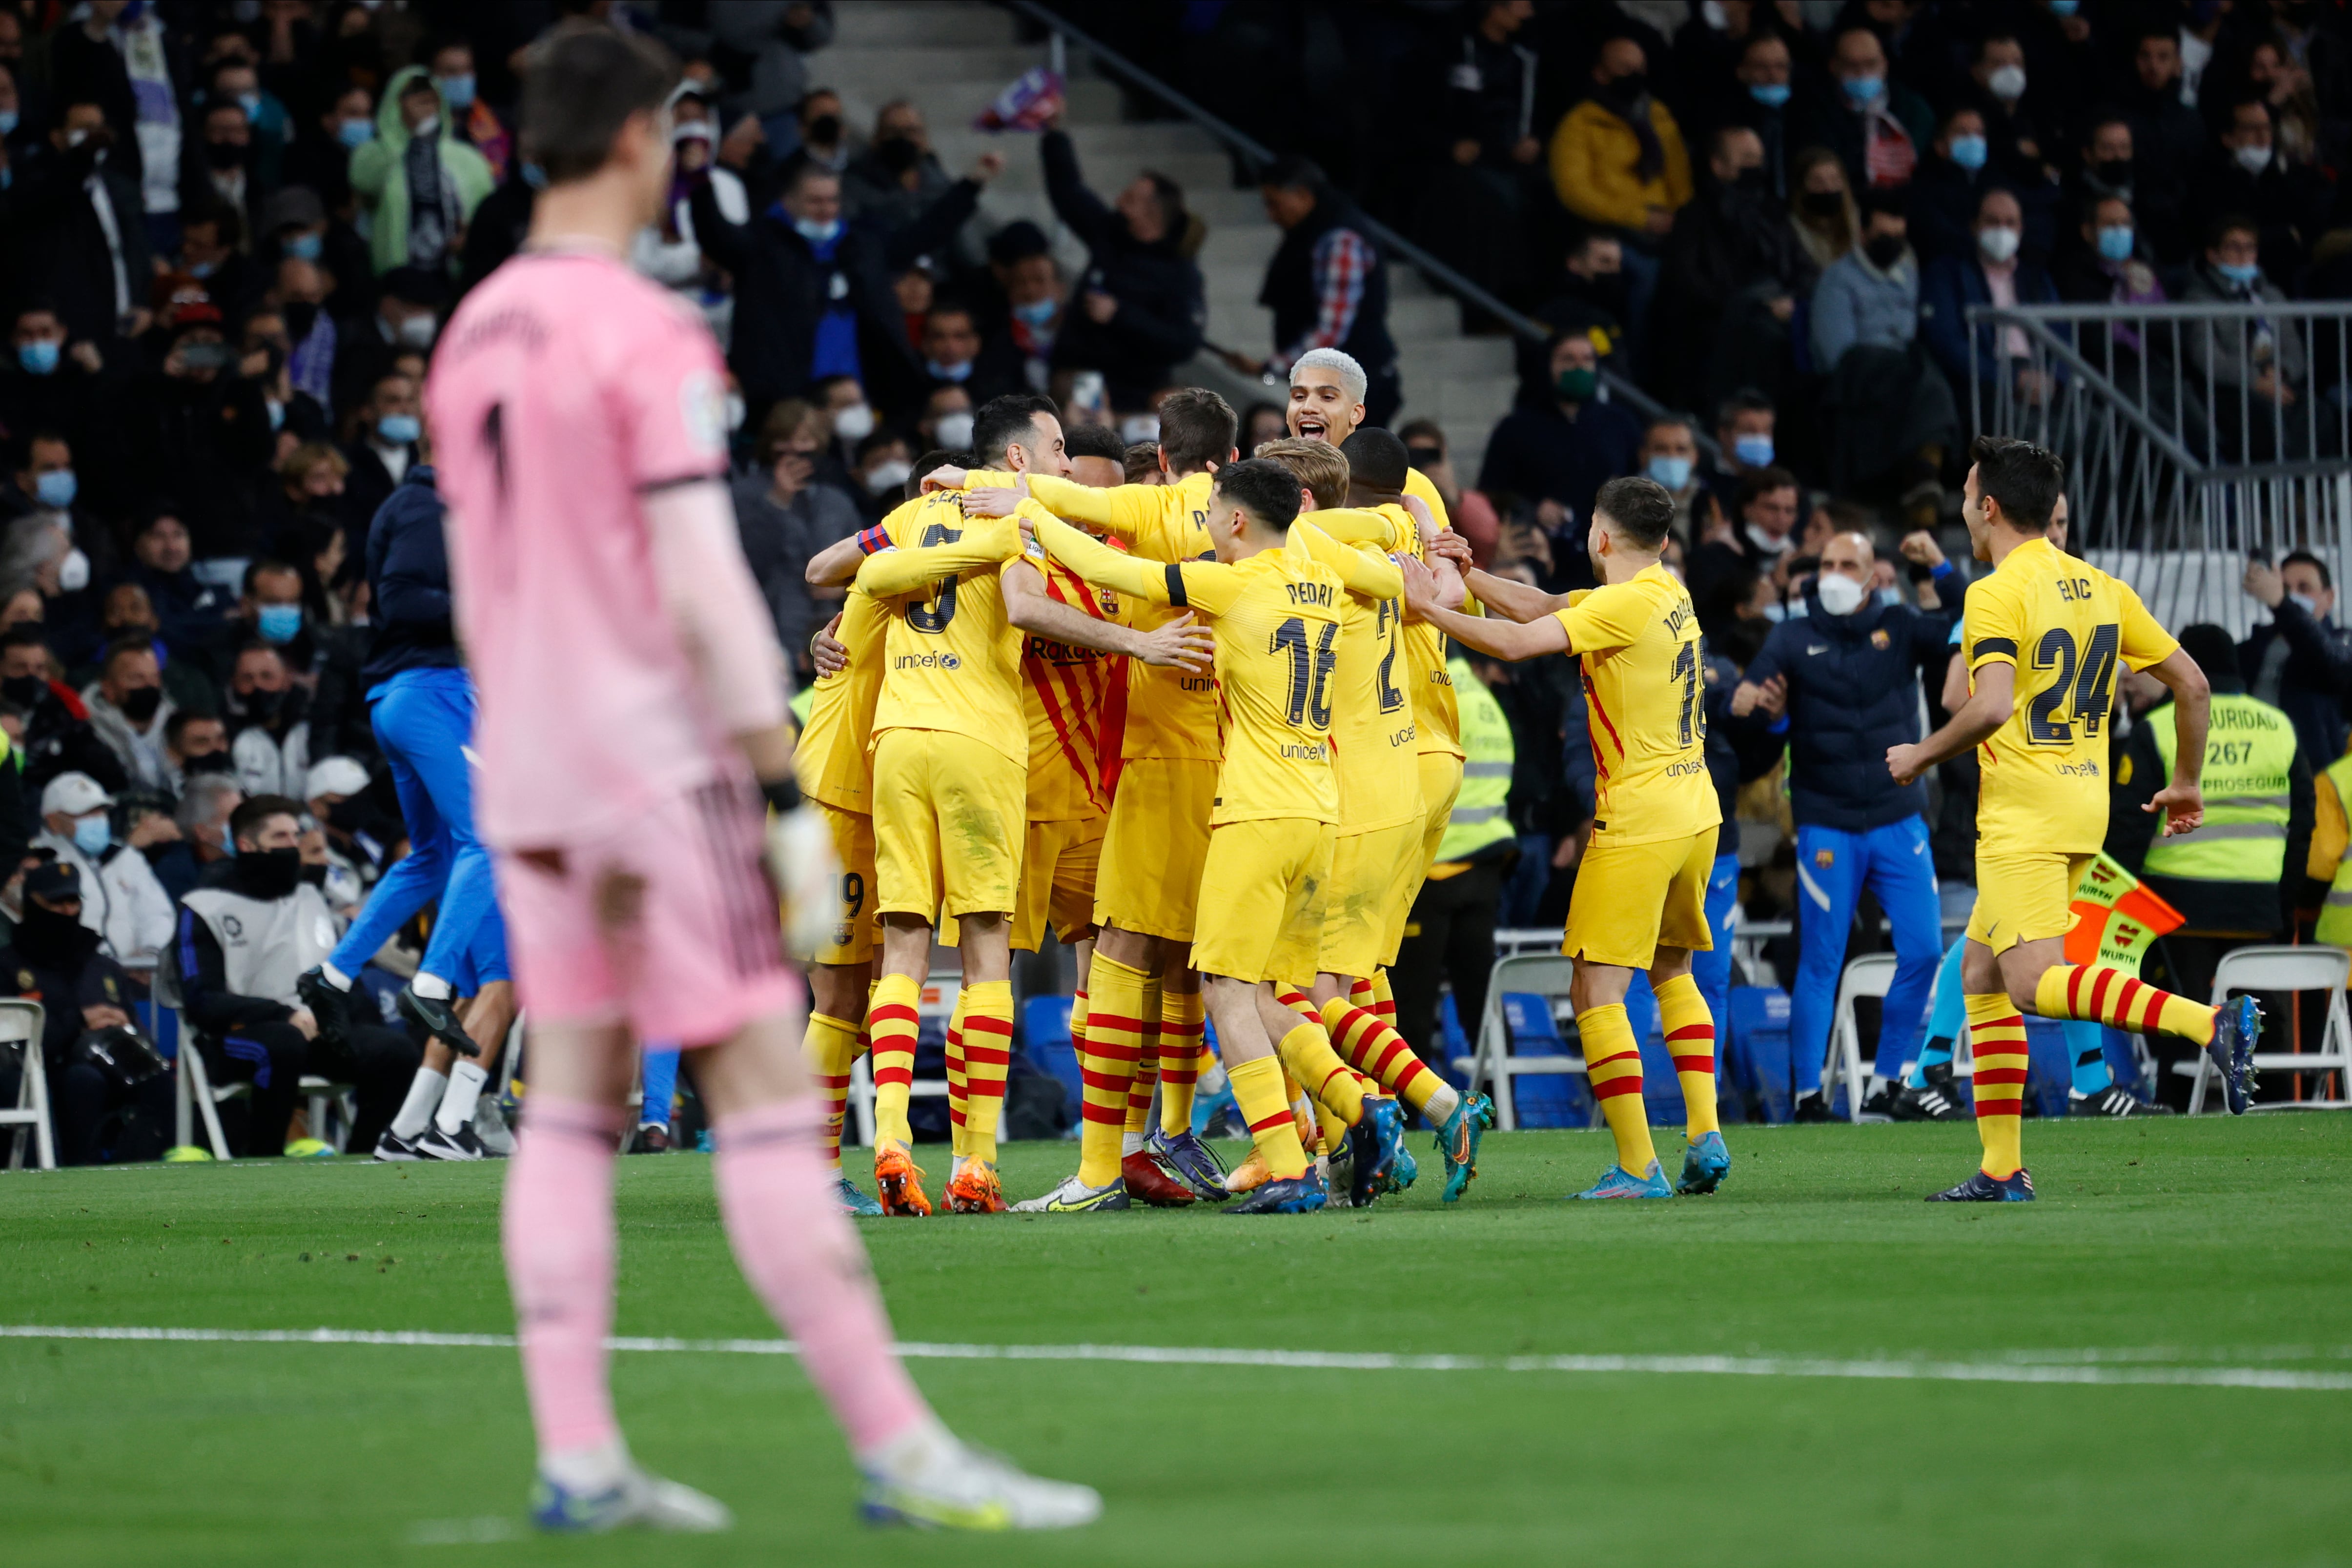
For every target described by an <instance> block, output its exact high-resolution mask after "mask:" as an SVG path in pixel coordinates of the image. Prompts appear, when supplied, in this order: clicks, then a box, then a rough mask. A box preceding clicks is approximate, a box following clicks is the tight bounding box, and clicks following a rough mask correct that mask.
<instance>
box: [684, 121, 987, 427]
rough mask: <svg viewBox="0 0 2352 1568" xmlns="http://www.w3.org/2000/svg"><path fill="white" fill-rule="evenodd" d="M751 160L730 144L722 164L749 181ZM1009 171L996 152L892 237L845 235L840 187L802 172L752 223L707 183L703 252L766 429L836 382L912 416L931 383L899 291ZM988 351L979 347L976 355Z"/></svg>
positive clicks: (701, 209) (700, 231) (696, 201)
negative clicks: (720, 275) (814, 387)
mask: <svg viewBox="0 0 2352 1568" xmlns="http://www.w3.org/2000/svg"><path fill="white" fill-rule="evenodd" d="M750 155H751V149H750V148H748V147H746V146H743V145H741V144H740V142H739V141H738V140H736V139H732V138H730V140H729V141H725V142H722V143H721V144H720V147H719V160H720V162H721V163H723V164H725V165H726V166H727V167H729V168H730V169H732V170H734V171H735V172H738V173H740V172H742V171H743V169H744V167H745V165H746V163H747V162H748V161H749V158H750ZM1003 166H1004V161H1003V159H1002V158H1001V157H999V156H998V155H997V154H995V153H988V154H986V155H984V156H983V157H982V158H981V159H980V160H979V162H977V163H975V164H974V166H973V169H972V172H971V175H969V176H968V177H966V178H964V179H961V180H959V181H957V182H956V183H954V184H953V185H951V186H950V187H949V188H948V190H947V192H946V193H944V194H942V195H941V196H940V198H939V199H938V200H937V201H935V202H933V203H932V204H930V205H929V207H927V208H926V209H925V210H924V212H923V214H922V215H921V216H920V217H919V218H918V219H917V220H916V221H915V222H914V223H912V224H909V225H907V226H906V227H905V228H903V229H901V230H899V231H898V233H897V234H895V235H890V236H888V237H887V238H885V237H883V236H881V235H876V234H872V233H868V232H866V230H863V229H860V228H853V227H846V226H845V225H844V224H843V222H842V217H841V180H840V177H839V176H838V175H836V174H835V173H833V172H830V171H828V170H826V169H824V168H823V167H822V166H820V165H819V164H816V163H814V162H806V161H801V162H795V163H794V164H793V165H792V166H791V167H790V168H789V169H788V170H787V172H786V174H785V176H784V183H783V186H782V193H781V194H780V195H779V196H778V197H777V198H776V199H775V201H774V202H772V204H770V205H769V206H768V207H767V208H766V209H765V210H764V211H762V212H760V213H756V214H753V215H752V216H751V221H750V222H749V223H743V224H737V223H732V222H730V221H729V219H728V217H727V215H726V214H725V213H724V212H723V211H721V210H720V208H719V202H718V197H717V195H716V193H715V192H714V191H713V190H712V188H711V185H710V183H709V181H707V180H705V181H701V182H698V183H697V184H696V185H695V187H694V190H693V193H692V196H691V198H690V204H691V211H692V214H693V217H694V232H695V235H696V237H697V238H698V240H699V241H700V242H701V245H702V248H703V252H704V254H705V255H707V256H709V258H710V259H711V260H713V261H715V262H717V263H718V264H719V266H720V267H725V268H726V269H727V270H728V272H729V273H730V274H731V275H733V277H734V279H735V326H734V335H733V339H732V344H731V348H730V353H729V362H730V364H731V365H732V366H733V368H734V371H735V375H736V379H737V380H738V381H740V382H741V383H742V387H743V397H744V400H745V402H747V403H748V404H749V405H750V413H751V421H752V423H755V424H756V423H758V422H760V421H761V420H763V419H765V417H766V416H767V412H768V409H769V408H770V407H771V406H772V405H773V404H774V403H775V402H779V401H780V400H782V399H783V398H787V397H796V396H799V395H801V394H802V393H803V392H804V391H805V390H806V389H807V388H808V387H809V386H810V385H811V383H813V382H819V381H822V380H824V378H826V377H828V376H834V375H850V376H855V377H856V378H857V379H858V381H859V382H860V383H861V384H862V385H864V386H865V387H866V388H867V389H868V391H870V392H872V393H873V394H874V395H875V396H876V397H877V398H878V399H880V400H881V401H882V403H883V405H884V406H885V407H890V408H903V407H908V406H911V405H912V404H913V403H914V402H916V401H917V399H919V396H920V395H921V392H920V389H921V388H922V387H923V386H924V385H925V384H926V382H925V378H924V377H923V375H922V373H921V367H920V364H919V361H918V360H917V358H916V355H915V351H914V350H913V349H912V348H911V347H910V346H908V344H907V340H906V332H905V326H906V323H905V318H904V316H903V315H902V313H901V312H900V310H899V308H898V296H897V294H896V292H895V291H894V290H893V288H892V287H891V280H892V278H894V277H897V276H898V274H899V273H900V272H902V271H904V270H905V269H906V268H907V267H909V266H910V265H911V264H912V263H913V262H914V260H915V258H916V257H917V256H921V255H923V254H925V253H926V252H928V251H933V250H941V251H943V250H945V249H946V248H947V247H948V246H950V244H952V243H953V240H954V237H955V234H956V231H957V230H958V229H960V228H961V227H962V226H963V225H964V222H965V221H966V220H967V219H969V218H970V217H971V215H972V213H973V212H974V211H975V210H976V209H977V207H978V205H979V201H980V192H981V187H982V185H983V184H984V183H987V182H988V181H989V180H991V179H992V178H994V177H995V175H996V174H997V172H999V171H1001V170H1002V169H1003ZM974 347H975V349H977V344H976V343H975V345H974Z"/></svg>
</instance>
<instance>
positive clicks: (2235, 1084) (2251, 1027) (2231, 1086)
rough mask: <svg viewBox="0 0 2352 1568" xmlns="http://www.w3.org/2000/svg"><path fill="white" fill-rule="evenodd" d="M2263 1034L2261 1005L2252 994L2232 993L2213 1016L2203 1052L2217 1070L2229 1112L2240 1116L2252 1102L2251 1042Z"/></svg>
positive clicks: (2252, 1045) (2252, 1068)
mask: <svg viewBox="0 0 2352 1568" xmlns="http://www.w3.org/2000/svg"><path fill="white" fill-rule="evenodd" d="M2262 1038H2263V1009H2262V1006H2261V1004H2260V1003H2258V1002H2256V1001H2255V1000H2254V998H2252V997H2232V998H2230V999H2229V1000H2228V1001H2226V1002H2223V1003H2222V1004H2221V1009H2220V1010H2219V1011H2218V1012H2217V1013H2216V1014H2215V1015H2214V1018H2213V1043H2212V1044H2210V1045H2209V1046H2207V1047H2206V1048H2205V1053H2206V1054H2207V1055H2208V1056H2210V1057H2211V1058H2212V1059H2213V1065H2214V1066H2216V1067H2218V1068H2220V1069H2221V1085H2222V1088H2223V1089H2224V1090H2226V1091H2227V1092H2228V1098H2229V1102H2230V1114H2231V1115H2232V1116H2242V1115H2244V1114H2245V1113H2246V1108H2247V1107H2248V1106H2250V1105H2252V1103H2254V1046H2255V1043H2256V1042H2257V1041H2259V1040H2261V1039H2262Z"/></svg>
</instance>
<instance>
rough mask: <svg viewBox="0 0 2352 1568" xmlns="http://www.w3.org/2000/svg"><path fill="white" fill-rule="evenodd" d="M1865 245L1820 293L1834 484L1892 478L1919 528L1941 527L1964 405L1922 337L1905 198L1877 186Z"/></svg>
mask: <svg viewBox="0 0 2352 1568" xmlns="http://www.w3.org/2000/svg"><path fill="white" fill-rule="evenodd" d="M1863 204H1864V211H1865V212H1866V214H1868V215H1867V216H1866V218H1865V219H1864V225H1865V227H1864V231H1863V236H1864V237H1863V243H1862V246H1861V247H1860V248H1859V249H1857V250H1855V251H1854V252H1853V254H1852V255H1849V256H1845V257H1843V259H1841V260H1840V261H1838V262H1837V263H1836V264H1835V265H1834V266H1832V267H1831V268H1830V269H1829V270H1828V271H1827V272H1825V273H1823V274H1822V281H1821V287H1819V288H1817V289H1815V290H1814V291H1813V308H1812V315H1811V333H1812V350H1813V369H1814V370H1815V371H1821V372H1822V373H1825V374H1826V375H1828V377H1829V378H1830V385H1829V392H1828V396H1827V398H1826V400H1825V402H1824V409H1825V411H1826V413H1827V414H1828V418H1829V424H1830V432H1831V441H1830V463H1831V474H1830V487H1831V488H1832V489H1833V490H1835V491H1838V492H1839V493H1840V494H1853V493H1854V492H1856V491H1858V490H1861V489H1864V488H1866V487H1867V488H1873V489H1875V488H1878V487H1880V486H1884V487H1885V489H1886V490H1887V491H1888V492H1889V493H1890V494H1893V495H1895V496H1898V497H1901V501H1900V504H1901V505H1902V506H1903V507H1905V508H1906V511H1907V512H1909V513H1910V514H1911V515H1910V516H1909V517H1908V518H1907V519H1906V520H1907V521H1909V523H1910V524H1911V526H1912V527H1914V528H1933V527H1934V526H1935V524H1936V517H1937V507H1938V505H1939V504H1940V502H1941V500H1942V497H1943V492H1942V490H1941V488H1940V487H1939V486H1938V485H1937V476H1938V473H1939V471H1940V470H1941V468H1942V465H1943V460H1944V456H1945V455H1946V454H1947V453H1948V452H1950V451H1951V450H1952V449H1953V448H1954V446H1956V445H1957V444H1958V441H1959V438H1960V426H1959V411H1958V408H1956V407H1955V406H1954V405H1953V402H1952V392H1951V388H1950V386H1949V385H1948V384H1947V383H1946V382H1945V381H1944V378H1943V377H1942V376H1940V375H1938V374H1937V373H1936V371H1935V367H1934V366H1933V364H1931V363H1930V362H1929V361H1928V358H1927V350H1926V348H1925V346H1924V345H1922V344H1921V343H1920V342H1919V340H1918V332H1919V259H1918V257H1917V256H1915V255H1913V254H1912V250H1911V246H1910V244H1909V241H1908V237H1907V234H1906V229H1907V226H1908V225H1907V220H1906V218H1905V217H1904V213H1903V204H1902V203H1901V201H1900V199H1899V198H1897V197H1895V195H1893V194H1891V193H1887V192H1885V191H1872V192H1869V193H1867V194H1865V195H1864V198H1863Z"/></svg>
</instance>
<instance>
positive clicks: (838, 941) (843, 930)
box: [833, 920, 849, 947]
mask: <svg viewBox="0 0 2352 1568" xmlns="http://www.w3.org/2000/svg"><path fill="white" fill-rule="evenodd" d="M833 945H834V946H836V947H846V946H849V922H848V921H846V920H845V921H843V922H842V923H841V924H840V925H836V926H835V927H834V928H833Z"/></svg>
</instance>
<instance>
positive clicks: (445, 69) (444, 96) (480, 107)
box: [426, 38, 514, 221]
mask: <svg viewBox="0 0 2352 1568" xmlns="http://www.w3.org/2000/svg"><path fill="white" fill-rule="evenodd" d="M426 58H427V60H428V61H429V62H430V66H431V69H432V73H433V85H434V86H435V87H436V88H437V89H440V93H441V101H442V103H443V104H444V105H445V106H446V108H447V110H448V111H449V131H450V134H451V135H453V136H455V137H456V138H457V140H458V141H462V142H464V143H465V144H466V145H467V146H468V147H470V148H472V149H473V150H474V151H475V152H478V153H480V154H481V155H482V162H483V163H485V164H486V165H488V168H489V171H490V179H491V182H492V183H497V182H498V181H500V180H503V179H505V178H506V172H507V161H508V158H509V155H510V154H511V153H512V152H513V151H514V139H513V138H512V137H511V136H509V134H508V133H507V128H506V127H505V125H503V124H502V123H500V122H499V117H498V113H497V111H496V110H493V109H491V108H490V106H489V105H488V103H486V102H484V101H483V99H482V94H481V90H480V84H479V81H478V78H476V77H475V74H474V49H473V46H472V45H470V44H468V43H467V42H466V41H465V40H464V39H462V38H445V39H443V40H442V41H441V42H439V43H437V44H435V45H434V46H433V47H432V50H431V53H430V54H429V55H427V56H426ZM469 221H470V218H469Z"/></svg>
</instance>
